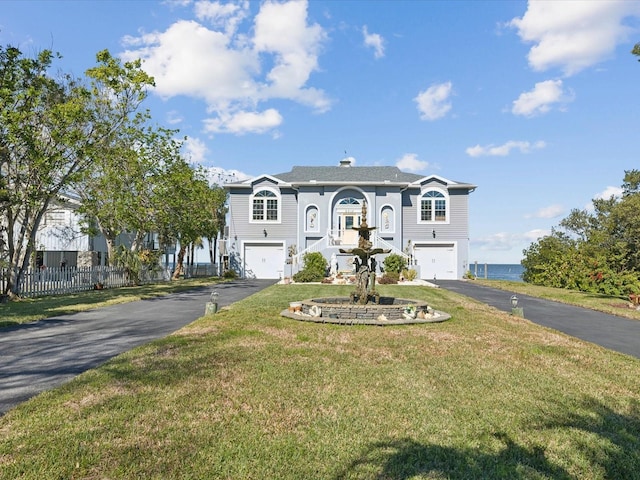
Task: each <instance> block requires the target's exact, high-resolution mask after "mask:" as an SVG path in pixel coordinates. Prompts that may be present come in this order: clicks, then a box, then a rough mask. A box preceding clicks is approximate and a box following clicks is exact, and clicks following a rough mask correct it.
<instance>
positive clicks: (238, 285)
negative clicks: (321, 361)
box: [0, 280, 275, 415]
mask: <svg viewBox="0 0 640 480" xmlns="http://www.w3.org/2000/svg"><path fill="white" fill-rule="evenodd" d="M274 282H275V280H237V281H233V282H228V283H222V284H218V285H215V286H212V287H207V288H200V289H196V290H190V291H188V292H182V293H175V294H171V295H167V296H164V297H157V298H153V299H148V300H141V301H138V302H131V303H125V304H121V305H113V306H110V307H105V308H99V309H96V310H90V311H87V312H80V313H76V314H73V315H63V316H59V317H52V318H48V319H46V320H41V321H39V322H34V323H29V324H23V325H18V326H15V327H9V328H4V329H0V415H3V414H4V413H5V412H7V410H9V409H10V408H13V407H14V406H16V405H17V404H19V403H20V402H23V401H25V400H27V399H29V398H31V397H33V396H34V395H37V394H38V393H40V392H43V391H45V390H48V389H51V388H54V387H57V386H59V385H61V384H63V383H64V382H66V381H68V380H70V379H71V378H73V377H75V376H76V375H78V374H80V373H82V372H84V371H86V370H89V369H91V368H95V367H97V366H98V365H101V364H102V363H104V362H106V361H107V360H109V359H110V358H112V357H114V356H116V355H119V354H120V353H123V352H126V351H128V350H131V349H132V348H134V347H137V346H139V345H142V344H145V343H148V342H150V341H152V340H154V339H157V338H162V337H165V336H167V335H169V334H170V333H173V332H175V331H176V330H178V329H180V328H182V327H183V326H185V325H187V324H189V323H191V322H193V321H194V320H196V319H197V318H199V317H201V316H202V315H204V311H205V305H206V302H208V301H209V296H210V294H211V291H212V290H216V291H218V292H219V294H220V297H219V300H218V304H219V306H220V307H224V306H227V305H230V304H232V303H234V302H237V301H238V300H241V299H243V298H245V297H248V296H250V295H252V294H254V293H256V292H258V291H260V290H262V289H263V288H266V287H268V286H269V285H272V284H273V283H274Z"/></svg>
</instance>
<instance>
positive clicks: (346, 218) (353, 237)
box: [338, 213, 360, 245]
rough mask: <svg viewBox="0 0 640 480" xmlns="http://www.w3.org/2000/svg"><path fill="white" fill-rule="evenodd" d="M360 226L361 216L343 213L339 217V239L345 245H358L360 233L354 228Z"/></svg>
mask: <svg viewBox="0 0 640 480" xmlns="http://www.w3.org/2000/svg"><path fill="white" fill-rule="evenodd" d="M359 226H360V215H356V214H355V213H342V214H340V216H339V217H338V229H339V237H340V239H341V240H342V242H341V243H342V244H343V245H355V244H356V243H358V232H357V231H356V230H354V229H353V228H354V227H359Z"/></svg>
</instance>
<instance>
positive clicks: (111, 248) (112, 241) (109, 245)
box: [103, 233, 116, 265]
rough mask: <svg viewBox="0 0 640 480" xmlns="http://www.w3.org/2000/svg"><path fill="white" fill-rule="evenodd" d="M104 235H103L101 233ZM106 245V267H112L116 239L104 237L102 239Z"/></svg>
mask: <svg viewBox="0 0 640 480" xmlns="http://www.w3.org/2000/svg"><path fill="white" fill-rule="evenodd" d="M103 235H104V233H103ZM104 239H105V241H106V243H107V261H106V264H107V265H113V259H114V257H113V255H114V254H115V251H116V239H115V238H111V237H107V236H106V235H105V237H104Z"/></svg>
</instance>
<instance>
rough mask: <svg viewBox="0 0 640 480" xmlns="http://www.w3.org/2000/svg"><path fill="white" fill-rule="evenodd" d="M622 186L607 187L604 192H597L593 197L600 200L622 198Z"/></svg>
mask: <svg viewBox="0 0 640 480" xmlns="http://www.w3.org/2000/svg"><path fill="white" fill-rule="evenodd" d="M622 191H623V190H622V188H621V187H611V186H609V187H607V188H605V189H604V190H603V191H602V192H600V193H596V194H595V196H594V197H593V198H594V199H600V200H609V199H610V198H611V197H615V198H621V197H622Z"/></svg>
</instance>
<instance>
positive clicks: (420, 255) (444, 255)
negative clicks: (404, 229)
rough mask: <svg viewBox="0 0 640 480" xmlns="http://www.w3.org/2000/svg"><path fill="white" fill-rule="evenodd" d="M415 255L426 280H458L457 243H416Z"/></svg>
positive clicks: (421, 273) (422, 276) (421, 274)
mask: <svg viewBox="0 0 640 480" xmlns="http://www.w3.org/2000/svg"><path fill="white" fill-rule="evenodd" d="M414 257H415V259H416V261H417V264H418V265H419V266H420V277H421V278H422V279H424V280H433V279H436V280H456V279H457V274H456V245H455V244H454V243H431V244H422V245H420V244H416V246H415V249H414Z"/></svg>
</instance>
